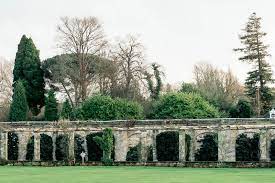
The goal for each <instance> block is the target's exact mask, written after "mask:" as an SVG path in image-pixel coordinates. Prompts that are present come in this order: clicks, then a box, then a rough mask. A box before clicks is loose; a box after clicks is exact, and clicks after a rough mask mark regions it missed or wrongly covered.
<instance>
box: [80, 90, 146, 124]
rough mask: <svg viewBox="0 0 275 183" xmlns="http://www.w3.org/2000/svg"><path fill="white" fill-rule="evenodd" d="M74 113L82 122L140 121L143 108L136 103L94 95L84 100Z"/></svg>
mask: <svg viewBox="0 0 275 183" xmlns="http://www.w3.org/2000/svg"><path fill="white" fill-rule="evenodd" d="M75 113H76V116H78V118H79V117H80V116H81V117H82V118H83V119H84V120H89V119H93V120H118V119H120V120H122V119H124V120H127V119H141V118H142V117H143V108H142V106H141V105H140V104H138V103H137V102H132V101H127V100H124V99H112V98H111V97H109V96H101V95H96V96H93V97H91V98H89V99H88V100H86V101H85V102H84V103H83V104H82V106H81V107H80V109H78V110H76V111H75ZM80 113H81V114H80Z"/></svg>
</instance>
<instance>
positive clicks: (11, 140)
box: [8, 132, 18, 160]
mask: <svg viewBox="0 0 275 183" xmlns="http://www.w3.org/2000/svg"><path fill="white" fill-rule="evenodd" d="M17 159H18V136H17V134H16V133H13V132H9V133H8V160H17Z"/></svg>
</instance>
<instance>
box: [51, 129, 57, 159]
mask: <svg viewBox="0 0 275 183" xmlns="http://www.w3.org/2000/svg"><path fill="white" fill-rule="evenodd" d="M56 136H57V133H56V132H53V134H52V140H53V161H56V155H55V151H56Z"/></svg>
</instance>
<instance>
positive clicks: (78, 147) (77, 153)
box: [74, 134, 93, 161]
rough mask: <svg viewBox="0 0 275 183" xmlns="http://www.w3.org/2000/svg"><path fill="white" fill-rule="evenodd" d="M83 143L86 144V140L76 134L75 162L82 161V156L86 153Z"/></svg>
mask: <svg viewBox="0 0 275 183" xmlns="http://www.w3.org/2000/svg"><path fill="white" fill-rule="evenodd" d="M83 143H84V139H83V138H82V137H81V136H80V135H77V134H76V135H75V136H74V154H75V160H76V161H81V160H82V157H81V156H80V154H81V153H82V152H85V149H84V147H83ZM88 147H89V146H88ZM92 152H93V151H92Z"/></svg>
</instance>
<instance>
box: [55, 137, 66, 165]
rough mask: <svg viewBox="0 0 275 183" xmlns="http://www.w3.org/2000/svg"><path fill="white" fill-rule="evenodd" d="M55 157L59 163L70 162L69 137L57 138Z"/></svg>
mask: <svg viewBox="0 0 275 183" xmlns="http://www.w3.org/2000/svg"><path fill="white" fill-rule="evenodd" d="M55 157H56V160H57V161H65V160H68V157H69V138H68V135H58V136H57V137H56V150H55Z"/></svg>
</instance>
